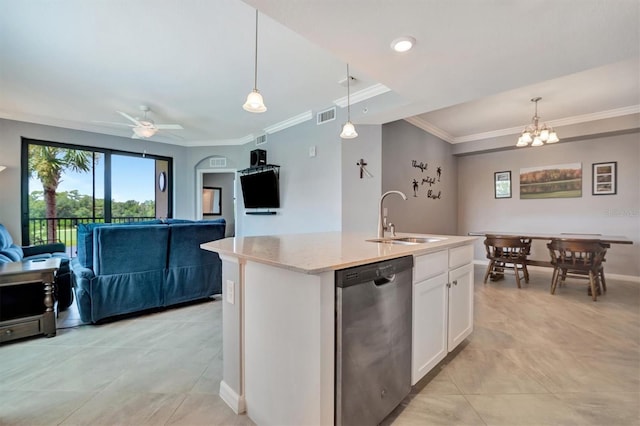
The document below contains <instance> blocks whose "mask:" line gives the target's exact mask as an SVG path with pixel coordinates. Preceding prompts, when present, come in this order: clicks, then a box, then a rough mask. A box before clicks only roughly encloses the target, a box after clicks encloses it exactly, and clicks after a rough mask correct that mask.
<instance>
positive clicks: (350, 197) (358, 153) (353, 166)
mask: <svg viewBox="0 0 640 426" xmlns="http://www.w3.org/2000/svg"><path fill="white" fill-rule="evenodd" d="M356 130H357V132H358V137H357V138H355V139H349V140H343V141H342V170H341V175H342V230H343V231H345V232H361V233H365V234H367V235H369V236H372V237H373V236H375V235H376V226H377V223H378V215H377V211H378V199H379V198H380V194H381V192H380V190H381V188H382V127H381V126H357V129H356ZM360 159H364V162H365V163H367V166H366V169H367V170H368V171H369V173H370V174H371V175H372V177H368V176H367V175H366V174H365V175H363V177H362V179H360V167H359V166H358V165H357V164H358V163H359V162H360Z"/></svg>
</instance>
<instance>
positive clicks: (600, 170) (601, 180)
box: [592, 161, 618, 195]
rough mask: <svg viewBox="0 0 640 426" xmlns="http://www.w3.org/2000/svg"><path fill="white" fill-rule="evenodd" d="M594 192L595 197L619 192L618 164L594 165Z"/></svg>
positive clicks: (612, 162)
mask: <svg viewBox="0 0 640 426" xmlns="http://www.w3.org/2000/svg"><path fill="white" fill-rule="evenodd" d="M592 167H593V179H592V188H593V189H592V191H593V195H613V194H615V193H616V191H617V183H618V180H617V177H616V175H617V174H618V162H617V161H610V162H608V163H594V164H593V165H592Z"/></svg>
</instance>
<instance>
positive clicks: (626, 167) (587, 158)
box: [458, 133, 640, 277]
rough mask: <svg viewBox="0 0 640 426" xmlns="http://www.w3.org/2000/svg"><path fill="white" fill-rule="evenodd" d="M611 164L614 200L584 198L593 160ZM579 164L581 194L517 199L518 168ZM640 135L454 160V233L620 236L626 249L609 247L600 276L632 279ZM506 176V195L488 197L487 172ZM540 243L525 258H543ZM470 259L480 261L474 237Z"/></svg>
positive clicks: (639, 217) (637, 249)
mask: <svg viewBox="0 0 640 426" xmlns="http://www.w3.org/2000/svg"><path fill="white" fill-rule="evenodd" d="M605 161H617V162H618V191H617V194H616V195H597V196H594V195H592V191H591V184H592V182H591V177H592V172H591V167H592V164H593V163H598V162H605ZM565 163H582V197H580V198H553V199H538V200H535V199H534V200H531V199H529V200H521V199H520V196H519V173H520V169H521V168H523V167H534V166H546V165H553V164H565ZM639 166H640V138H639V137H638V133H632V134H625V135H617V136H608V137H600V138H596V139H588V140H582V141H579V142H570V143H562V142H561V143H558V144H554V145H549V146H544V147H540V148H523V149H517V150H508V151H500V152H493V153H485V154H475V155H469V156H464V157H460V158H459V159H458V172H459V178H458V179H459V180H458V183H459V185H458V191H459V209H458V225H459V226H458V232H459V233H460V234H466V233H467V232H469V231H512V232H534V233H535V232H540V233H543V232H544V233H561V232H576V233H601V234H606V235H622V236H625V237H628V238H630V239H632V240H633V241H634V244H633V245H632V246H623V245H613V246H612V247H611V249H610V250H609V251H608V253H607V265H606V270H607V272H608V273H613V274H622V275H632V276H636V277H637V276H640V262H638V260H639V259H640V167H639ZM505 170H510V171H511V177H512V191H513V197H512V198H510V199H495V198H494V187H493V182H494V180H493V178H494V175H493V174H494V172H498V171H505ZM548 256H549V255H548V252H547V249H546V246H545V245H544V243H543V242H534V245H533V253H532V257H534V258H539V259H544V260H547V259H548ZM475 258H476V259H485V252H484V246H483V244H482V240H479V241H478V242H477V243H476V250H475Z"/></svg>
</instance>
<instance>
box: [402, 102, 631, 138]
mask: <svg viewBox="0 0 640 426" xmlns="http://www.w3.org/2000/svg"><path fill="white" fill-rule="evenodd" d="M639 113H640V105H631V106H628V107H623V108H616V109H610V110H607V111H600V112H594V113H590V114H583V115H576V116H573V117H566V118H560V119H558V120H552V121H545V123H546V124H548V125H549V126H551V127H554V128H556V127H562V126H570V125H572V124H581V123H588V122H590V121H596V120H605V119H608V118H616V117H622V116H625V115H631V114H639ZM404 120H405V121H407V122H409V123H411V124H413V125H414V126H416V127H419V128H421V129H422V130H425V131H427V132H429V133H431V134H432V135H434V136H437V137H439V138H440V139H443V140H445V141H447V142H449V143H452V144H456V143H464V142H472V141H477V140H483V139H491V138H497V137H501V136H509V135H517V134H519V133H521V132H522V129H524V128H525V127H526V126H527V125H528V124H530V123H527V124H524V125H522V126H518V127H510V128H508V129H499V130H492V131H490V132H483V133H475V134H472V135H466V136H458V137H454V136H452V135H450V134H448V133H447V132H445V131H444V130H442V129H440V128H439V127H436V126H434V125H433V124H431V123H430V122H428V121H426V120H424V119H422V118H420V117H419V116H414V117H408V118H405V119H404Z"/></svg>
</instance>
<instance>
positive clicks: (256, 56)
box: [253, 9, 258, 91]
mask: <svg viewBox="0 0 640 426" xmlns="http://www.w3.org/2000/svg"><path fill="white" fill-rule="evenodd" d="M254 64H255V67H254V75H253V90H256V91H257V90H258V9H256V55H255V62H254Z"/></svg>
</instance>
